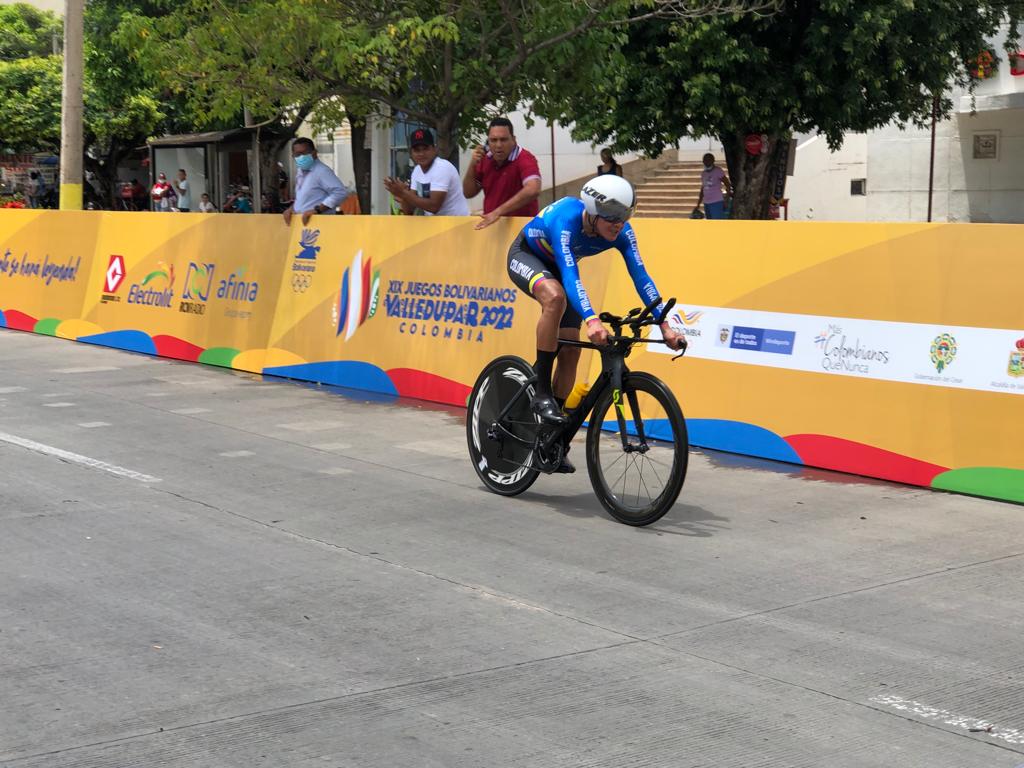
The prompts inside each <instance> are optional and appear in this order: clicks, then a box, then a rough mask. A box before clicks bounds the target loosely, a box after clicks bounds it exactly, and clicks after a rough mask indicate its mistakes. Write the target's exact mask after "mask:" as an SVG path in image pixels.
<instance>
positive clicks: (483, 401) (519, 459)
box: [466, 355, 539, 496]
mask: <svg viewBox="0 0 1024 768" xmlns="http://www.w3.org/2000/svg"><path fill="white" fill-rule="evenodd" d="M532 376H533V366H531V365H530V364H529V363H527V362H526V361H525V360H523V359H522V358H521V357H515V356H513V355H507V356H505V357H499V358H497V359H496V360H492V361H491V362H490V363H489V364H488V365H487V367H486V368H484V370H483V371H482V372H481V373H480V376H479V377H478V378H477V380H476V384H475V385H474V386H473V391H472V392H471V393H470V395H469V401H468V402H467V404H466V405H467V409H468V410H467V414H466V438H467V442H468V444H469V455H470V458H471V459H472V461H473V468H474V469H475V470H476V473H477V475H478V476H479V477H480V480H481V481H482V482H483V484H484V485H485V486H487V488H488V490H490V491H493V492H494V493H499V494H501V495H503V496H515V495H517V494H520V493H522V492H523V491H525V490H526V489H527V488H529V487H530V486H531V485H533V482H534V481H535V480H536V479H537V475H538V474H539V472H538V470H536V469H534V468H533V463H534V455H533V445H534V441H535V440H536V435H537V425H538V421H537V417H536V416H534V414H533V411H532V410H531V409H530V399H531V398H532V397H533V392H534V389H533V385H532V384H531V385H529V386H527V387H526V389H525V391H523V385H524V384H525V383H526V382H527V381H528V380H529V379H530V377H532ZM513 398H515V401H514V402H513V404H512V407H511V408H510V409H509V410H508V412H507V413H506V414H505V416H504V417H503V418H502V419H501V421H500V422H498V421H497V418H498V415H499V414H500V413H501V412H502V411H503V410H504V409H505V407H506V406H507V405H508V403H509V402H510V401H512V400H513Z"/></svg>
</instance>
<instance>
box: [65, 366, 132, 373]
mask: <svg viewBox="0 0 1024 768" xmlns="http://www.w3.org/2000/svg"><path fill="white" fill-rule="evenodd" d="M120 370H121V369H120V368H118V367H117V366H116V365H96V366H93V367H92V368H58V369H57V370H56V371H54V373H100V372H101V371H120Z"/></svg>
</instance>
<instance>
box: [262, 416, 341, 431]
mask: <svg viewBox="0 0 1024 768" xmlns="http://www.w3.org/2000/svg"><path fill="white" fill-rule="evenodd" d="M346 425H347V423H346V422H344V421H337V420H335V421H331V420H330V419H320V420H319V421H295V422H292V423H291V424H278V425H277V427H278V429H290V430H293V431H295V432H321V431H323V430H325V429H334V428H335V427H344V426H346Z"/></svg>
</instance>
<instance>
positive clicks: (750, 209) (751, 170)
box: [720, 133, 789, 219]
mask: <svg viewBox="0 0 1024 768" xmlns="http://www.w3.org/2000/svg"><path fill="white" fill-rule="evenodd" d="M747 135H748V134H745V133H730V134H723V135H722V136H721V137H720V138H721V141H722V147H723V148H724V149H725V156H726V163H727V164H728V166H729V180H730V181H731V182H732V186H733V197H732V218H734V219H769V218H771V197H772V192H773V190H774V188H775V177H776V171H777V168H778V164H779V159H780V156H781V154H782V153H783V152H784V151H785V150H786V148H788V146H789V137H788V136H783V137H778V136H768V142H767V148H766V149H767V151H762V152H761V153H759V154H756V155H752V154H750V153H749V152H748V151H747V148H746V137H747ZM782 172H783V173H785V169H783V170H782Z"/></svg>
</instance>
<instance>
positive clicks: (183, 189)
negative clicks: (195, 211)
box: [174, 168, 192, 213]
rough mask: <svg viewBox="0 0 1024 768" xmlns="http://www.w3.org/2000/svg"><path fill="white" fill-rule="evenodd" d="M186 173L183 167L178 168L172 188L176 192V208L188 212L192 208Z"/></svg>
mask: <svg viewBox="0 0 1024 768" xmlns="http://www.w3.org/2000/svg"><path fill="white" fill-rule="evenodd" d="M187 177H188V174H186V173H185V169H184V168H179V169H178V178H177V179H175V180H174V190H175V191H176V192H177V193H178V210H179V211H181V212H182V213H188V212H189V211H191V210H192V197H191V195H190V194H189V187H188V178H187Z"/></svg>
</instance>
